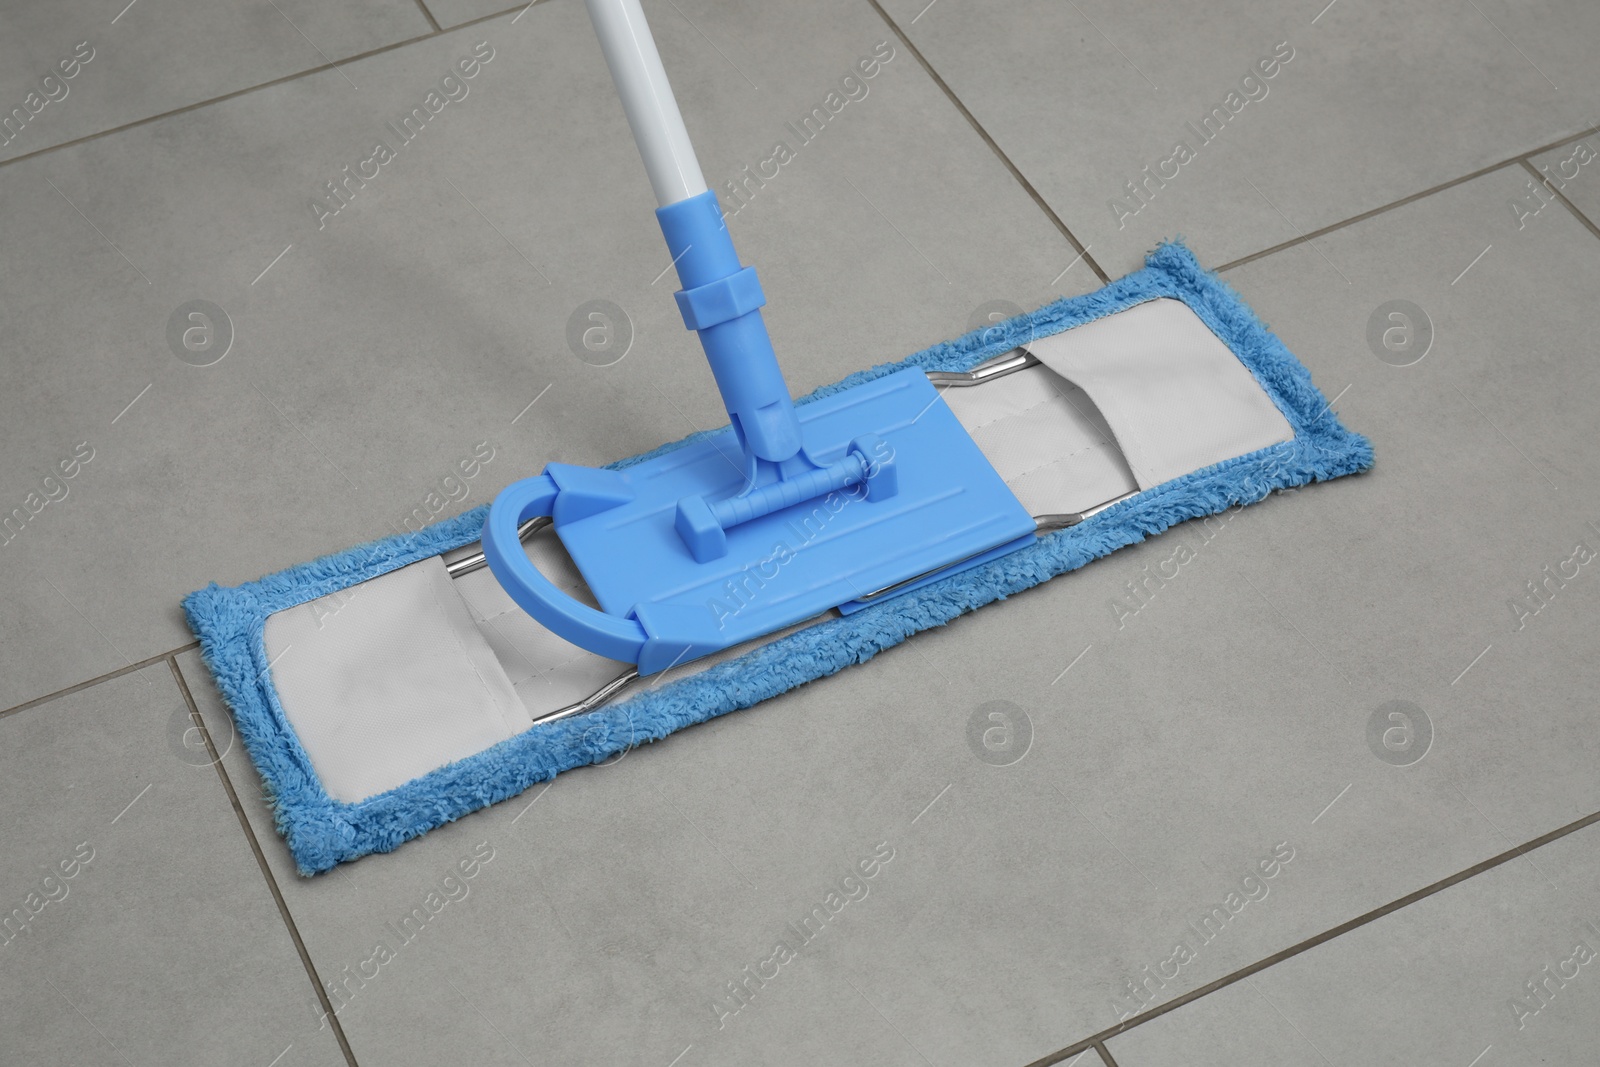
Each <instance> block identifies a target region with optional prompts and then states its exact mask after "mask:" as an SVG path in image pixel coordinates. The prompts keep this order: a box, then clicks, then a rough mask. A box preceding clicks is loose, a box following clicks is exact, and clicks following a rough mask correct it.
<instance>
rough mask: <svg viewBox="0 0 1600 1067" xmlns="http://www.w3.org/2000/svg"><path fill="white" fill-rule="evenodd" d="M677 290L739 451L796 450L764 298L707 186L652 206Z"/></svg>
mask: <svg viewBox="0 0 1600 1067" xmlns="http://www.w3.org/2000/svg"><path fill="white" fill-rule="evenodd" d="M656 219H657V220H658V221H659V222H660V223H661V233H662V235H663V236H665V237H666V239H667V250H668V251H669V252H671V253H672V261H673V263H675V264H676V265H677V268H678V280H679V281H680V282H681V283H682V284H683V289H682V290H680V291H679V292H678V294H677V300H678V310H679V311H681V312H682V313H683V322H684V325H685V326H687V327H688V328H689V329H691V330H694V331H695V332H696V333H698V334H699V335H700V345H701V347H702V348H704V349H705V353H706V362H708V363H710V364H711V373H712V375H713V376H715V378H716V380H717V389H718V390H719V391H720V392H721V393H722V403H723V406H724V407H726V408H727V409H728V418H729V419H730V420H731V421H732V423H733V427H734V433H735V434H737V435H738V437H739V440H740V442H741V443H742V444H743V445H744V448H745V451H746V452H747V453H749V454H751V455H754V456H755V457H756V458H758V459H764V460H768V461H770V462H773V463H780V462H782V461H783V460H786V459H788V458H789V457H791V456H793V455H794V454H795V453H797V452H798V451H800V424H799V422H798V421H797V420H796V419H795V414H794V402H793V401H792V400H790V399H789V387H788V385H787V384H786V383H785V382H784V380H783V372H782V371H781V370H779V369H778V357H777V356H776V355H775V354H774V353H773V351H772V341H771V339H770V338H769V337H768V336H767V324H766V323H765V322H764V321H763V320H762V318H761V307H762V305H763V304H765V303H766V302H767V301H766V296H765V295H764V294H763V293H762V292H761V283H760V282H759V281H757V279H756V272H755V268H754V267H741V266H740V265H739V254H738V253H737V252H736V251H734V247H733V238H732V237H731V236H730V235H729V234H728V227H727V225H726V224H725V223H724V221H723V218H722V209H721V207H720V206H719V205H718V204H717V195H716V194H715V193H713V192H711V191H710V190H707V191H706V192H704V193H701V194H700V195H699V196H692V197H690V198H689V199H687V200H680V201H678V202H677V203H676V204H668V205H667V206H666V207H663V208H659V209H657V211H656Z"/></svg>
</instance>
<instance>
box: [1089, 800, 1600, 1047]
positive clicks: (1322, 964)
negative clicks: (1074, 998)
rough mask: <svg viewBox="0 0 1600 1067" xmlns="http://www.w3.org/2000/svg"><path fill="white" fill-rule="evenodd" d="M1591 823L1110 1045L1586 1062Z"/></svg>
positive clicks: (1598, 1013) (1592, 903) (1598, 941)
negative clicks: (1520, 858)
mask: <svg viewBox="0 0 1600 1067" xmlns="http://www.w3.org/2000/svg"><path fill="white" fill-rule="evenodd" d="M1597 837H1600V833H1597V831H1596V830H1595V829H1594V828H1593V827H1589V828H1588V829H1585V830H1580V831H1578V832H1577V833H1574V834H1572V835H1570V836H1569V837H1566V838H1563V839H1561V840H1559V841H1556V842H1554V843H1552V844H1549V845H1546V846H1545V847H1543V848H1540V849H1537V850H1535V851H1533V852H1531V853H1529V855H1528V857H1527V859H1526V860H1513V861H1512V862H1510V863H1507V864H1505V865H1503V866H1500V867H1497V868H1494V869H1493V870H1490V871H1488V872H1486V873H1484V874H1480V875H1478V876H1476V877H1474V878H1471V879H1469V880H1468V881H1466V882H1463V883H1461V884H1459V885H1456V886H1452V887H1450V888H1449V889H1446V890H1444V891H1443V892H1441V893H1439V894H1437V895H1435V896H1431V897H1428V898H1426V899H1425V900H1422V901H1419V902H1417V903H1415V904H1412V905H1410V906H1408V907H1406V908H1402V909H1401V910H1399V911H1397V912H1394V913H1393V914H1390V915H1386V916H1384V917H1383V918H1381V919H1378V920H1377V921H1375V922H1373V923H1371V924H1370V925H1367V926H1363V927H1360V928H1359V929H1357V930H1354V931H1351V932H1349V933H1347V934H1344V935H1342V936H1340V937H1337V938H1334V939H1333V940H1331V941H1328V942H1326V943H1324V944H1322V945H1319V946H1317V947H1316V948H1313V949H1311V950H1309V951H1307V952H1305V953H1304V954H1302V955H1298V956H1295V957H1292V958H1290V959H1288V960H1285V961H1283V962H1281V963H1278V964H1276V965H1274V966H1272V967H1270V968H1268V969H1267V970H1265V971H1262V972H1260V973H1259V974H1256V975H1254V976H1253V977H1251V978H1249V979H1247V980H1245V981H1243V982H1239V983H1236V984H1234V985H1230V986H1227V987H1225V988H1224V989H1222V990H1220V991H1218V992H1215V993H1212V994H1210V995H1208V996H1205V997H1202V998H1200V999H1199V1000H1196V1001H1194V1002H1192V1003H1190V1004H1186V1005H1184V1006H1183V1007H1181V1008H1178V1009H1177V1010H1175V1011H1173V1012H1171V1013H1169V1014H1167V1015H1163V1016H1161V1017H1159V1018H1156V1019H1152V1020H1151V1021H1150V1022H1148V1023H1145V1024H1144V1025H1142V1026H1138V1027H1135V1028H1134V1029H1132V1030H1129V1031H1128V1032H1127V1033H1126V1034H1123V1035H1119V1036H1117V1037H1113V1038H1112V1039H1111V1040H1110V1041H1109V1042H1108V1048H1109V1049H1110V1050H1111V1054H1112V1055H1113V1056H1114V1057H1116V1060H1117V1063H1118V1064H1119V1065H1120V1067H1158V1065H1162V1064H1180V1063H1181V1064H1185V1065H1194V1067H1201V1065H1204V1064H1227V1065H1229V1067H1251V1065H1254V1064H1262V1065H1266V1064H1271V1065H1273V1067H1291V1065H1300V1064H1304V1065H1306V1067H1311V1065H1312V1064H1326V1063H1462V1064H1469V1063H1485V1064H1487V1063H1577V1062H1580V1061H1581V1060H1582V1059H1583V1058H1584V1057H1585V1056H1586V1055H1588V1054H1589V1053H1588V1050H1589V1049H1591V1048H1592V1047H1593V1046H1594V1042H1595V1039H1596V1038H1597V1037H1600V1023H1597V1020H1600V988H1597V984H1596V983H1595V982H1594V980H1593V975H1592V973H1591V967H1592V965H1593V963H1594V960H1595V953H1596V952H1600V893H1597V892H1596V888H1595V886H1596V874H1597V873H1600V871H1597V868H1596V865H1595V860H1594V849H1595V843H1596V838H1597Z"/></svg>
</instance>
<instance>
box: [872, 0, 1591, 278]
mask: <svg viewBox="0 0 1600 1067" xmlns="http://www.w3.org/2000/svg"><path fill="white" fill-rule="evenodd" d="M884 6H885V8H886V10H887V11H888V12H889V13H890V14H891V16H892V17H893V18H894V19H895V20H896V22H897V23H898V24H899V25H900V26H901V27H902V28H904V29H905V30H906V32H907V33H908V34H909V35H910V37H911V39H912V41H913V42H914V43H915V44H916V45H917V47H918V48H919V49H920V50H921V51H922V52H923V53H924V55H925V56H926V57H927V59H928V61H929V62H930V63H931V64H932V66H933V67H934V69H936V70H937V71H938V72H939V74H940V75H941V77H943V78H944V80H945V81H946V82H947V83H948V84H949V85H950V86H951V88H952V89H953V90H954V92H955V93H956V94H957V95H958V96H959V97H960V98H961V100H962V102H963V103H964V104H965V105H966V106H967V107H968V108H969V109H970V110H971V111H972V113H973V114H974V115H975V116H976V118H977V120H978V121H979V122H980V123H982V124H983V126H984V128H985V129H986V130H987V131H988V132H989V134H990V135H991V136H993V137H994V139H995V141H996V142H997V143H998V144H999V145H1000V147H1001V148H1002V149H1004V150H1005V151H1006V153H1007V154H1008V155H1009V156H1010V158H1011V159H1012V161H1013V162H1014V163H1015V164H1016V165H1017V167H1018V168H1019V169H1020V170H1021V171H1022V173H1023V174H1024V175H1025V176H1027V178H1028V179H1029V180H1030V181H1031V182H1032V183H1033V185H1034V186H1035V187H1036V188H1037V189H1038V190H1039V192H1040V194H1041V195H1042V196H1043V197H1044V198H1045V199H1046V200H1047V201H1048V202H1049V203H1050V204H1051V205H1052V206H1053V207H1054V208H1055V209H1056V211H1057V212H1058V213H1059V214H1060V216H1061V217H1062V219H1063V220H1064V221H1065V222H1066V224H1067V225H1068V226H1069V227H1071V228H1072V230H1073V232H1074V233H1075V234H1076V235H1077V236H1078V238H1079V239H1080V240H1083V241H1085V242H1087V243H1088V244H1089V245H1090V246H1091V247H1092V254H1093V255H1094V256H1095V257H1097V258H1098V259H1099V261H1100V262H1101V264H1102V265H1104V266H1105V268H1106V270H1107V271H1108V272H1110V273H1111V274H1113V275H1116V274H1120V273H1123V272H1125V271H1127V270H1129V269H1131V268H1133V267H1134V266H1136V265H1137V264H1138V262H1139V261H1140V259H1141V257H1142V256H1143V254H1144V252H1145V251H1146V250H1147V249H1149V248H1150V247H1151V246H1153V245H1154V244H1155V243H1157V242H1158V241H1160V240H1163V239H1166V238H1170V237H1173V236H1176V235H1182V236H1183V237H1184V238H1185V239H1186V240H1187V241H1188V242H1189V243H1190V245H1191V247H1193V248H1194V249H1195V251H1196V252H1197V254H1198V255H1199V256H1200V258H1201V260H1202V262H1205V263H1207V264H1208V265H1212V266H1215V265H1218V264H1221V263H1225V262H1229V261H1231V260H1233V259H1236V258H1238V257H1240V256H1244V255H1247V254H1250V253H1252V252H1256V251H1260V250H1262V249H1264V248H1268V247H1271V246H1274V245H1276V244H1278V243H1280V242H1282V241H1286V240H1290V239H1292V238H1294V237H1296V236H1298V235H1299V234H1303V233H1308V232H1311V231H1313V230H1316V229H1319V228H1321V227H1323V226H1327V225H1330V224H1332V223H1334V222H1338V221H1340V220H1342V219H1347V218H1351V217H1353V216H1355V215H1358V214H1361V213H1362V212H1365V211H1370V210H1372V209H1374V208H1377V207H1381V206H1383V205H1385V204H1390V203H1393V202H1395V201H1397V200H1400V199H1402V198H1404V197H1407V196H1411V195H1413V194H1415V193H1418V192H1420V191H1422V190H1424V189H1428V188H1431V187H1433V186H1435V185H1439V184H1442V183H1444V182H1448V181H1451V180H1454V179H1456V178H1459V177H1461V176H1462V175H1464V174H1469V173H1472V172H1473V171H1475V170H1477V169H1479V168H1482V167H1485V166H1489V165H1491V164H1493V163H1497V162H1500V161H1502V160H1504V159H1507V158H1510V157H1512V156H1515V155H1518V154H1520V153H1523V152H1528V151H1532V150H1533V149H1536V148H1538V147H1540V146H1543V145H1546V144H1549V143H1551V142H1554V141H1558V140H1561V139H1562V138H1563V137H1564V136H1570V135H1572V134H1576V133H1578V132H1579V131H1581V130H1586V129H1589V128H1591V127H1592V126H1594V125H1595V123H1596V121H1597V119H1596V114H1595V111H1594V106H1593V103H1592V101H1593V100H1594V99H1595V92H1596V90H1597V89H1600V84H1597V82H1596V76H1595V73H1594V66H1593V64H1592V62H1591V61H1590V51H1591V50H1590V46H1589V42H1590V41H1592V40H1594V39H1595V36H1596V34H1597V33H1600V8H1596V7H1595V6H1594V5H1592V4H1586V3H1583V2H1582V0H1565V2H1562V3H1554V4H1545V5H1541V6H1540V7H1539V8H1538V9H1537V10H1533V9H1529V8H1527V7H1525V6H1522V5H1517V4H1514V3H1511V2H1509V0H1478V2H1476V3H1475V4H1471V5H1466V4H1461V3H1457V2H1455V0H1429V2H1426V3H1399V2H1386V3H1363V4H1351V3H1334V4H1327V3H1326V0H1324V3H1320V4H1319V3H1311V4H1294V5H1266V4H1260V3H1255V2H1251V0H1227V2H1224V3H1214V4H1205V5H1202V6H1195V7H1189V8H1182V9H1175V8H1173V7H1172V6H1171V5H1154V6H1152V5H1144V6H1130V5H1126V4H1120V5H1119V4H1115V3H1112V2H1109V0H1074V2H1073V3H1069V4H1056V3H1049V2H1047V0H1037V2H1030V3H1025V4H1020V5H1019V4H996V3H968V2H959V3H950V2H949V0H944V2H940V3H936V4H928V3H927V2H926V0H886V2H885V4H884ZM1260 63H1265V64H1266V65H1265V66H1264V67H1261V68H1258V67H1257V64H1260ZM1262 71H1268V72H1270V73H1271V77H1265V78H1264V77H1262V76H1261V72H1262ZM1247 79H1248V80H1247ZM1230 94H1231V95H1230ZM1218 109H1220V114H1219V113H1218ZM1207 116H1212V118H1211V123H1210V125H1209V126H1206V125H1205V121H1206V118H1207ZM1191 127H1193V128H1191ZM1179 145H1182V146H1184V150H1182V151H1180V150H1179V148H1178V146H1179ZM1146 167H1148V168H1150V169H1149V172H1148V174H1147V173H1146V171H1145V168H1146ZM1128 183H1137V184H1138V185H1139V186H1140V187H1141V190H1140V191H1136V190H1134V189H1132V188H1130V187H1129V185H1128ZM1118 204H1121V205H1122V206H1121V207H1120V208H1119V207H1118V206H1117V205H1118ZM1333 280H1338V279H1337V278H1335V279H1333Z"/></svg>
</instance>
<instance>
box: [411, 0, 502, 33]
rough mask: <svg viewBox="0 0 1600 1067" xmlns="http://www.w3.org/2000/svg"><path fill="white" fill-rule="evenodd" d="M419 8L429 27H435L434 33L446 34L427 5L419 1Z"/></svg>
mask: <svg viewBox="0 0 1600 1067" xmlns="http://www.w3.org/2000/svg"><path fill="white" fill-rule="evenodd" d="M417 7H418V8H419V9H420V10H421V11H422V17H423V18H425V19H427V20H428V25H429V26H432V27H433V32H434V33H442V32H444V30H443V27H441V26H440V25H439V20H438V19H436V18H434V17H433V12H432V11H429V10H428V5H427V4H425V3H423V2H422V0H417ZM501 14H504V12H501Z"/></svg>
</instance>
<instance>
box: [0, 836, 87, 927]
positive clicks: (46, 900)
mask: <svg viewBox="0 0 1600 1067" xmlns="http://www.w3.org/2000/svg"><path fill="white" fill-rule="evenodd" d="M93 861H94V846H93V845H91V844H90V843H89V842H87V841H83V842H80V843H79V844H78V847H77V848H75V849H73V850H72V854H71V855H70V856H68V857H66V858H65V859H63V860H61V861H60V862H58V863H57V864H56V868H55V870H54V871H51V872H50V873H49V874H47V875H45V876H44V877H43V878H41V879H39V885H38V887H37V888H35V889H31V890H29V891H28V893H27V895H26V896H24V897H23V898H22V903H20V904H18V905H16V906H15V907H13V908H12V909H11V910H10V911H8V912H6V913H4V914H3V915H0V946H4V945H9V944H11V942H13V941H15V940H16V939H17V938H19V937H21V936H22V935H23V934H27V933H31V932H32V930H33V924H34V922H35V921H36V920H37V919H38V918H39V916H40V915H42V914H43V913H44V910H45V909H46V908H48V907H49V906H50V905H52V904H60V903H61V902H62V901H64V900H66V899H67V894H68V893H70V892H72V887H71V886H70V885H68V884H67V883H69V882H71V881H72V879H74V878H76V877H78V875H79V874H81V873H82V872H84V871H85V870H87V869H88V868H89V864H90V863H92V862H93ZM46 869H48V868H46ZM57 871H59V872H60V874H59V876H58V875H57V873H56V872H57Z"/></svg>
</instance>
